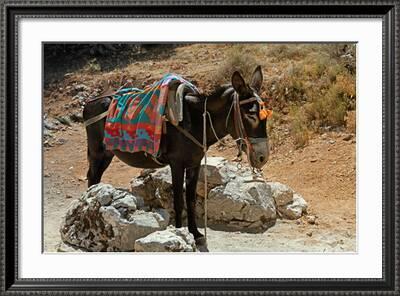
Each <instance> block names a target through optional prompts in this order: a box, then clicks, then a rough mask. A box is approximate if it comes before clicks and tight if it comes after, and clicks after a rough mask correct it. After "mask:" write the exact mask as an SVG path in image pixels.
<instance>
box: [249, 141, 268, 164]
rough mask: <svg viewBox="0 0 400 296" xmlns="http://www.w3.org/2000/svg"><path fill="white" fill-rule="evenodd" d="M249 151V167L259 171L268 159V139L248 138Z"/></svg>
mask: <svg viewBox="0 0 400 296" xmlns="http://www.w3.org/2000/svg"><path fill="white" fill-rule="evenodd" d="M249 141H250V144H251V149H250V151H249V161H250V164H251V166H253V167H255V168H257V169H261V168H262V167H263V166H264V165H265V164H266V163H267V161H268V158H269V142H268V138H249Z"/></svg>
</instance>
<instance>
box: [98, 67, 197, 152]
mask: <svg viewBox="0 0 400 296" xmlns="http://www.w3.org/2000/svg"><path fill="white" fill-rule="evenodd" d="M182 83H184V84H186V85H188V86H189V87H190V88H191V89H193V90H195V91H197V89H196V87H195V86H194V85H192V84H191V83H190V82H188V81H186V80H185V79H183V78H182V77H180V76H178V75H175V74H167V75H165V76H164V77H163V78H162V79H161V80H159V81H157V82H155V83H154V84H152V85H150V86H148V87H146V88H145V89H143V90H142V89H138V88H123V89H120V90H119V91H118V92H117V93H116V94H114V95H113V96H112V101H111V104H110V107H109V110H108V111H109V112H108V115H107V119H106V125H105V131H104V144H105V146H106V149H108V150H120V151H124V152H132V153H134V152H140V151H144V152H147V153H149V154H151V155H153V156H157V155H158V151H159V148H160V142H161V134H162V124H163V115H164V114H165V110H166V103H167V100H168V93H169V89H170V86H172V85H174V87H176V85H177V84H182Z"/></svg>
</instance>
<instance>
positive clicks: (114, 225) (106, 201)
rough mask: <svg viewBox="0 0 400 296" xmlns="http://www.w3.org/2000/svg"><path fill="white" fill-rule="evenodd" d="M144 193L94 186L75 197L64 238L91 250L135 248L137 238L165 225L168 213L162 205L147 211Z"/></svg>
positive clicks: (64, 224)
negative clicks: (137, 194) (136, 193)
mask: <svg viewBox="0 0 400 296" xmlns="http://www.w3.org/2000/svg"><path fill="white" fill-rule="evenodd" d="M143 206H144V202H143V200H142V198H141V197H138V196H134V195H133V194H131V193H130V192H128V191H126V190H123V189H117V188H114V187H112V186H111V185H108V184H102V183H100V184H96V185H93V186H91V187H90V188H89V189H88V190H87V191H86V192H85V193H84V194H83V195H82V196H81V198H80V199H79V200H74V201H73V202H72V203H71V205H70V207H69V209H68V211H67V213H66V215H65V217H63V220H62V223H61V226H60V233H61V238H62V240H63V241H64V242H66V243H68V244H71V245H73V246H77V247H80V248H84V249H86V250H88V251H97V252H99V251H100V252H102V251H132V250H133V249H134V245H135V240H137V239H139V238H141V237H144V236H146V235H148V234H150V233H152V232H154V231H157V230H162V229H165V228H166V227H167V225H168V222H169V215H168V213H167V211H165V210H163V209H153V211H151V212H146V211H144V210H143V209H142V208H143Z"/></svg>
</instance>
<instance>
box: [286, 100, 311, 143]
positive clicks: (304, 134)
mask: <svg viewBox="0 0 400 296" xmlns="http://www.w3.org/2000/svg"><path fill="white" fill-rule="evenodd" d="M290 134H291V136H292V138H293V143H294V145H295V147H296V148H301V147H304V146H306V145H307V144H308V141H309V140H310V132H309V130H308V126H307V119H306V116H305V114H304V110H303V109H302V108H299V107H292V108H291V110H290Z"/></svg>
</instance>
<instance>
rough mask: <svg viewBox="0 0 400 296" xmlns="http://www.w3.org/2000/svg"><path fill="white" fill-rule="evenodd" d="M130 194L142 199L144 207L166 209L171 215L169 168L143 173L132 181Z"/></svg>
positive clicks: (171, 201) (171, 194)
mask: <svg viewBox="0 0 400 296" xmlns="http://www.w3.org/2000/svg"><path fill="white" fill-rule="evenodd" d="M131 192H132V194H134V195H136V196H140V197H141V198H143V201H144V204H145V205H146V206H149V207H150V208H163V209H167V210H168V211H169V212H170V214H171V215H172V213H173V212H172V211H173V192H172V177H171V169H170V168H169V166H168V167H165V168H161V169H158V170H155V171H153V170H147V171H143V172H142V174H141V175H140V176H139V177H137V178H134V179H132V181H131Z"/></svg>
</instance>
